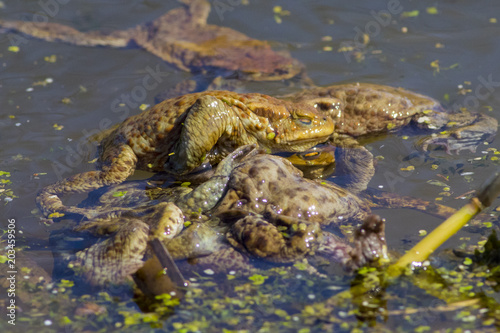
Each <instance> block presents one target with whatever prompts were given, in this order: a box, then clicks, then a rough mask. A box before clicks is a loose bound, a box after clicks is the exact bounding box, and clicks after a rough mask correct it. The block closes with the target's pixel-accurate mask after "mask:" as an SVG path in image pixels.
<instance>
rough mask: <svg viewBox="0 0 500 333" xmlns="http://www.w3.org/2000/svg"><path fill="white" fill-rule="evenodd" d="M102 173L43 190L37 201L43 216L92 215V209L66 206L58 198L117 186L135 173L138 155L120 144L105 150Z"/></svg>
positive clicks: (82, 176) (56, 184)
mask: <svg viewBox="0 0 500 333" xmlns="http://www.w3.org/2000/svg"><path fill="white" fill-rule="evenodd" d="M102 160H103V161H104V162H103V163H102V168H101V170H98V171H89V172H83V173H79V174H76V175H74V176H71V177H69V178H66V179H63V180H61V181H58V182H57V183H55V184H52V185H49V186H47V187H45V188H43V189H42V190H41V191H40V192H39V193H38V196H37V198H36V202H37V205H38V207H39V208H40V210H41V211H42V213H43V214H44V216H46V217H48V218H49V219H50V218H51V217H53V214H54V213H60V214H78V215H83V216H85V217H86V218H91V217H93V215H95V214H94V213H93V212H92V210H89V209H85V208H78V207H69V206H65V205H64V204H63V203H62V201H61V198H60V197H59V196H60V195H62V194H65V193H82V192H89V191H92V190H95V189H98V188H100V187H103V186H107V185H111V184H119V183H121V182H123V181H125V180H126V179H127V178H128V177H129V176H130V175H132V174H133V173H134V170H135V166H136V164H137V156H136V155H135V153H134V151H133V150H132V148H131V147H130V146H128V145H119V146H116V147H114V148H109V149H107V150H105V151H104V153H103V156H102Z"/></svg>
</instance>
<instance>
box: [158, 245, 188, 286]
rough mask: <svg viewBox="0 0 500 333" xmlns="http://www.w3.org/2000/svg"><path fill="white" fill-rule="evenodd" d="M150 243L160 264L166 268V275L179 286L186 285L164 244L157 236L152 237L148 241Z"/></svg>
mask: <svg viewBox="0 0 500 333" xmlns="http://www.w3.org/2000/svg"><path fill="white" fill-rule="evenodd" d="M150 245H151V248H152V249H153V252H154V254H155V255H156V257H157V258H158V260H159V261H160V263H161V265H162V266H163V267H164V268H166V270H167V275H168V276H169V277H170V278H171V279H172V281H173V282H174V283H175V284H176V285H177V286H179V287H187V286H188V282H187V281H186V280H185V279H184V276H182V273H181V271H180V270H179V268H178V267H177V265H176V264H175V261H174V260H173V259H172V256H170V253H169V252H168V250H167V248H166V247H165V245H163V243H162V242H161V241H160V240H159V239H158V238H155V239H153V240H152V241H151V242H150Z"/></svg>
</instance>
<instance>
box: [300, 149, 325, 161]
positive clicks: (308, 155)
mask: <svg viewBox="0 0 500 333" xmlns="http://www.w3.org/2000/svg"><path fill="white" fill-rule="evenodd" d="M319 154H320V153H319V152H317V151H313V152H311V153H303V154H299V156H300V157H301V158H302V159H303V160H306V161H311V160H315V159H317V158H318V157H319Z"/></svg>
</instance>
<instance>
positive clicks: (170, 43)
mask: <svg viewBox="0 0 500 333" xmlns="http://www.w3.org/2000/svg"><path fill="white" fill-rule="evenodd" d="M179 2H181V3H182V4H183V5H182V7H179V8H175V9H172V10H170V11H169V12H167V13H166V14H164V15H162V16H160V17H159V18H157V19H156V20H154V21H152V22H148V23H145V24H141V25H138V26H136V27H133V28H130V29H127V30H120V31H112V32H101V31H90V32H81V31H78V30H76V29H74V28H72V27H69V26H66V25H62V24H58V23H47V22H24V21H7V20H0V28H3V29H4V30H5V31H7V32H8V31H15V32H21V33H24V34H26V35H29V36H33V37H36V38H40V39H43V40H46V41H50V42H54V41H59V42H65V43H70V44H75V45H81V46H107V47H115V48H125V47H134V46H136V47H137V46H138V47H141V48H143V49H145V50H146V51H148V52H150V53H152V54H154V55H156V56H157V57H159V58H161V59H163V60H164V61H166V62H168V63H169V64H171V65H173V66H175V67H177V68H179V69H181V70H184V71H188V72H192V73H194V74H201V75H203V76H204V77H205V79H206V77H207V76H208V77H211V78H215V77H217V76H223V77H227V78H232V79H238V80H251V81H277V80H283V79H289V78H292V77H294V76H297V75H299V74H300V73H301V72H302V71H303V65H302V64H301V63H300V62H299V61H298V60H296V59H293V58H292V57H291V56H290V55H289V54H288V53H287V52H277V51H274V50H273V49H272V48H271V46H270V45H269V43H268V42H266V41H260V40H256V39H252V38H250V37H248V36H246V35H245V34H243V33H240V32H238V31H235V30H233V29H230V28H226V27H221V26H217V25H213V24H208V23H207V18H208V14H209V13H210V4H209V2H208V1H206V0H180V1H179ZM201 89H202V88H201ZM219 89H220V88H219ZM189 90H191V91H192V92H193V89H189ZM202 90H204V89H202ZM196 91H200V89H197V90H196Z"/></svg>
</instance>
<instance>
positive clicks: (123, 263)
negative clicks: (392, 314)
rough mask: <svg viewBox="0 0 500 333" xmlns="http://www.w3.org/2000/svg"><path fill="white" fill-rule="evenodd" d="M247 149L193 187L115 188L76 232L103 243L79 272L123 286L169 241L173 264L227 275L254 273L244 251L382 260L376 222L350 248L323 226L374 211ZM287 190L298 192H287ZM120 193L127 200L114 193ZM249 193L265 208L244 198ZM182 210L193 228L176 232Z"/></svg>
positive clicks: (350, 262)
mask: <svg viewBox="0 0 500 333" xmlns="http://www.w3.org/2000/svg"><path fill="white" fill-rule="evenodd" d="M250 148H251V147H248V146H245V147H242V148H240V149H238V150H236V151H235V152H234V153H232V154H231V155H230V156H229V157H227V158H226V159H224V160H223V161H222V162H221V163H220V164H219V166H218V167H217V169H216V172H215V174H214V176H213V177H212V178H211V179H210V180H209V181H207V182H206V183H203V184H202V185H200V186H199V187H197V188H196V189H194V190H193V191H191V189H189V188H186V187H180V188H179V187H176V188H166V189H150V190H148V191H146V192H148V194H147V195H145V194H144V193H145V192H144V191H141V190H137V188H136V187H134V185H132V186H130V184H121V185H119V186H118V187H113V188H111V189H110V190H109V191H107V192H106V193H104V194H103V195H102V196H101V197H100V199H99V203H98V207H94V210H95V211H99V212H100V215H99V216H98V217H97V218H94V219H92V220H90V221H85V222H82V223H80V224H79V225H78V226H77V228H76V230H77V231H80V232H81V231H90V232H91V233H92V234H98V235H101V236H105V237H104V238H100V240H99V241H98V242H97V243H96V244H93V245H91V246H89V247H88V248H86V249H84V250H82V251H80V252H78V253H77V254H76V258H75V259H73V260H72V264H73V266H74V267H78V268H79V269H81V270H82V274H83V276H84V277H85V278H86V279H87V280H88V281H89V282H91V283H93V284H102V283H104V282H106V281H112V282H119V281H121V280H122V279H123V278H125V277H126V276H128V275H129V274H131V273H133V272H134V271H135V270H137V269H138V268H139V267H140V266H141V264H142V260H143V257H144V255H145V253H146V248H147V241H148V240H149V239H151V238H152V237H156V238H160V239H161V240H162V241H164V243H165V245H166V246H167V249H168V250H169V251H170V252H171V255H172V256H173V257H174V258H175V259H188V258H199V260H200V262H201V263H203V264H208V263H209V262H211V265H215V266H214V267H219V268H221V269H225V270H230V269H236V268H238V269H242V270H243V271H245V270H248V269H250V268H249V267H246V266H251V265H249V263H248V254H251V255H252V256H257V257H260V258H264V259H266V260H268V261H272V262H279V263H287V262H293V261H295V260H298V259H301V258H304V257H305V256H309V255H313V254H320V255H323V256H326V257H327V258H329V259H330V260H332V261H334V262H339V263H341V264H342V265H343V266H344V267H345V268H348V269H355V268H357V267H360V266H361V265H363V264H365V263H367V262H369V261H371V260H374V259H376V258H377V257H378V256H379V255H385V254H384V253H385V252H384V251H385V250H384V249H385V247H384V246H385V240H384V228H383V221H381V220H380V219H369V220H367V221H366V222H365V223H364V224H363V226H362V229H363V230H364V231H363V232H362V233H361V234H359V235H358V237H357V238H356V240H355V245H354V247H351V246H350V245H349V244H348V243H346V242H345V241H344V240H342V239H340V238H339V237H337V236H335V235H333V234H331V233H330V232H328V231H326V230H323V227H325V226H327V225H329V224H332V223H337V222H340V221H344V222H356V221H357V222H362V221H363V220H364V219H365V218H367V217H368V216H369V214H370V211H369V207H368V204H367V203H366V202H364V201H363V200H361V199H358V198H357V197H356V196H355V195H354V194H351V193H349V192H348V191H346V190H344V189H342V188H340V187H338V186H336V185H335V184H332V183H324V184H322V183H319V182H315V181H312V180H305V179H303V178H302V177H301V172H300V171H299V170H297V169H295V168H294V167H293V166H292V165H291V164H290V162H288V161H287V160H285V159H283V158H280V157H277V156H270V155H266V154H257V151H256V150H254V151H252V152H249V149H250ZM242 156H243V161H242V162H238V161H239V160H240V159H241V158H242ZM231 168H232V169H231ZM230 169H231V170H230ZM256 169H258V170H259V172H256ZM263 184H268V185H269V186H266V185H263ZM261 185H262V186H261ZM287 185H288V186H292V187H293V188H295V187H301V188H303V189H302V192H301V193H297V194H296V195H292V193H293V192H286V193H285V192H284V191H286V187H287ZM117 190H119V191H120V192H122V193H125V192H126V194H125V195H124V196H123V197H116V196H114V195H113V194H114V193H116V191H117ZM304 191H305V192H304ZM309 192H310V193H312V194H311V196H309V197H305V196H307V195H309V194H308V193H309ZM235 195H236V196H237V198H235ZM259 195H260V197H259ZM250 197H255V200H256V202H260V203H261V205H258V204H255V203H256V202H246V204H245V203H244V202H243V201H245V200H246V199H247V198H250ZM153 198H154V199H153ZM221 198H222V199H221ZM220 199H221V200H220ZM319 200H323V202H319ZM266 201H267V202H268V203H269V205H267V206H266ZM101 205H102V206H101ZM215 206H216V207H215ZM178 207H180V208H182V212H183V214H184V216H185V217H186V218H188V219H189V218H191V219H192V220H191V221H193V224H192V225H190V226H189V227H188V228H187V229H186V230H184V231H183V232H182V233H181V234H180V235H178V236H175V235H176V234H177V232H178V231H179V230H180V228H182V225H183V223H184V216H183V215H182V213H180V211H179V208H178ZM214 207H215V208H214ZM306 207H307V208H306ZM200 214H209V215H200ZM200 218H201V220H200ZM179 226H180V227H179ZM165 232H166V235H165ZM172 236H175V237H174V238H172ZM230 245H232V246H233V248H231V246H230ZM368 248H369V249H370V250H368ZM234 249H237V250H238V251H235V250H234ZM200 257H203V258H200ZM236 258H239V259H236ZM213 260H217V262H213ZM225 264H228V265H229V266H226V267H225V268H224V267H223V266H224V265H225ZM93 267H98V268H93Z"/></svg>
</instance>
